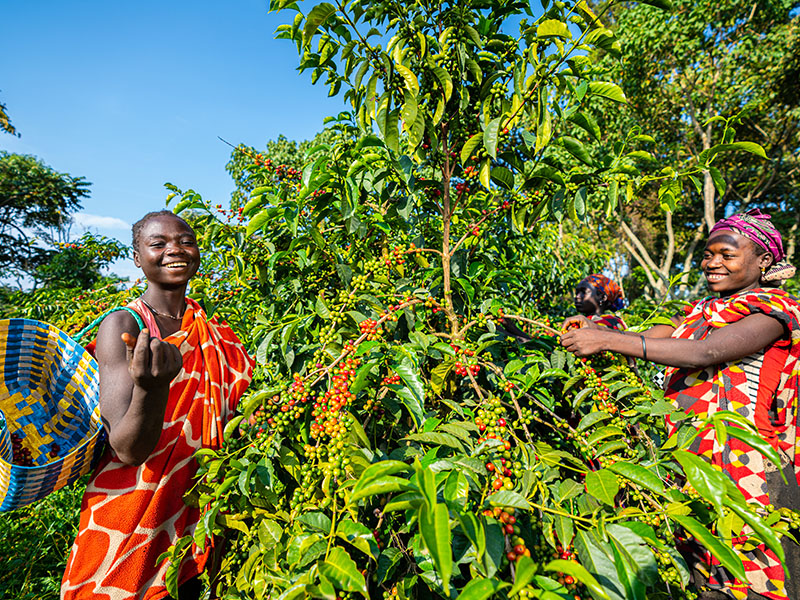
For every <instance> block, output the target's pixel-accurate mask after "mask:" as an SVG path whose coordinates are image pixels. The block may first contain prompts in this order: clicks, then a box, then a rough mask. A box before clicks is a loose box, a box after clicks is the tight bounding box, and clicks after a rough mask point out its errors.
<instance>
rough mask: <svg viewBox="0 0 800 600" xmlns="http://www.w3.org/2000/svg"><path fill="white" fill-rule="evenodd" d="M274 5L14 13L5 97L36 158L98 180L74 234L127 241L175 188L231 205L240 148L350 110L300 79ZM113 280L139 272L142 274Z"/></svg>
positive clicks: (307, 129) (58, 5) (152, 5)
mask: <svg viewBox="0 0 800 600" xmlns="http://www.w3.org/2000/svg"><path fill="white" fill-rule="evenodd" d="M267 8H268V1H267V0H236V1H235V2H225V1H221V0H216V1H209V0H193V1H191V2H189V1H186V0H173V1H170V2H165V1H163V0H161V1H154V0H143V1H140V2H136V3H130V2H128V3H121V2H108V1H107V0H106V1H105V2H101V1H99V0H71V1H69V2H63V0H62V1H60V2H56V1H54V0H36V1H28V2H23V1H16V2H6V3H4V6H3V10H2V14H3V33H2V35H0V100H1V101H2V102H3V103H4V104H5V105H6V107H7V109H8V113H9V116H10V117H11V122H12V123H13V125H14V126H15V127H16V128H17V130H18V131H19V133H21V137H20V138H14V137H12V136H10V135H6V134H0V150H6V151H9V152H18V153H23V154H33V155H36V156H38V157H39V158H41V159H42V160H44V162H45V163H47V164H48V165H50V166H51V167H53V168H54V169H56V170H57V171H61V172H68V173H70V174H72V175H82V176H84V177H85V178H86V179H87V180H88V181H90V182H91V183H92V186H91V198H89V199H87V200H85V201H84V203H83V204H84V207H83V211H82V213H81V214H80V215H78V218H77V221H78V223H79V224H82V226H81V225H76V227H74V228H73V233H74V235H75V237H77V236H79V235H80V234H81V233H82V232H83V227H86V226H88V227H91V229H92V231H96V232H98V233H101V234H103V235H109V236H113V237H117V238H118V239H120V240H122V241H123V242H125V243H129V242H130V224H131V223H133V222H134V221H136V220H137V219H138V218H139V217H140V216H141V215H143V214H144V213H145V212H148V211H150V210H159V209H161V208H163V207H164V201H165V198H166V195H167V191H166V190H165V189H164V187H163V185H164V183H165V182H171V183H174V184H175V185H177V186H178V187H181V188H183V189H186V188H193V189H195V190H196V191H197V192H199V193H200V194H202V195H203V196H204V197H206V198H209V199H212V200H214V201H215V202H220V203H223V204H224V203H226V202H227V200H228V198H229V196H230V193H231V191H233V184H232V182H231V179H230V177H229V176H228V174H227V173H226V172H225V164H226V163H227V161H228V157H229V155H230V148H229V147H228V146H226V145H225V144H223V143H222V142H221V141H219V139H218V136H219V137H222V138H224V139H226V140H228V141H230V142H231V143H233V144H237V143H240V142H243V143H246V144H250V145H253V146H257V147H264V146H265V145H266V141H267V140H269V139H274V138H277V137H278V135H279V134H284V135H286V136H287V137H289V138H290V139H297V140H302V139H307V138H310V137H312V136H313V135H314V134H315V133H316V132H317V131H319V130H320V129H322V120H323V118H324V117H325V116H326V115H329V114H336V113H337V112H338V111H339V110H340V109H341V106H342V105H341V101H340V100H338V99H330V98H328V96H327V89H326V88H325V87H324V86H316V87H315V86H312V85H311V83H310V82H309V76H308V75H307V74H306V75H301V74H299V73H298V72H297V70H296V67H297V64H298V60H297V54H296V52H295V47H294V45H293V44H292V43H291V42H289V41H287V40H275V39H274V32H275V28H276V27H277V26H278V25H279V24H281V23H283V22H286V21H287V20H289V19H291V17H292V14H290V13H286V14H278V15H276V14H270V13H268V12H267ZM114 271H115V272H117V273H119V274H121V275H135V273H136V270H135V268H134V267H133V264H132V263H129V262H128V263H124V264H118V265H116V266H115V268H114Z"/></svg>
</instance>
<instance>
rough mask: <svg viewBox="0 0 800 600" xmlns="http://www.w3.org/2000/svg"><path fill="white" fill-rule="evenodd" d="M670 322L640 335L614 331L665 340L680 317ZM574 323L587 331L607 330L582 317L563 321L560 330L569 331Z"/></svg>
mask: <svg viewBox="0 0 800 600" xmlns="http://www.w3.org/2000/svg"><path fill="white" fill-rule="evenodd" d="M670 320H671V321H672V323H673V325H664V324H661V325H653V326H652V327H650V328H649V329H645V330H644V331H642V332H641V333H637V332H633V331H622V330H619V329H618V330H616V331H617V332H618V333H621V334H623V335H630V336H634V337H636V338H637V339H639V336H640V335H643V336H644V337H646V338H665V337H670V336H671V335H672V332H673V331H675V328H676V327H677V326H678V325H680V322H681V318H680V317H670ZM576 323H577V326H578V327H579V328H584V327H585V328H589V329H608V327H601V326H600V325H598V324H597V323H595V322H594V321H592V320H591V319H587V318H586V317H584V316H583V315H575V316H574V317H568V318H566V319H564V322H563V323H562V324H561V329H562V330H565V329H570V326H571V325H574V324H576Z"/></svg>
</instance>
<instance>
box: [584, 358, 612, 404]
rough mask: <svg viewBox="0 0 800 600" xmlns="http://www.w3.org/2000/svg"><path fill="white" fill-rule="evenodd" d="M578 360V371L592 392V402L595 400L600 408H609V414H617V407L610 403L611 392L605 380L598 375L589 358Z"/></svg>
mask: <svg viewBox="0 0 800 600" xmlns="http://www.w3.org/2000/svg"><path fill="white" fill-rule="evenodd" d="M578 360H579V362H580V365H578V367H577V369H576V370H577V372H578V374H579V375H582V376H583V383H584V385H585V386H586V387H587V388H589V389H591V390H592V400H594V402H595V403H596V404H597V405H598V406H606V405H607V406H608V407H609V410H608V411H607V412H616V410H617V407H616V406H615V405H614V404H613V403H610V402H609V401H608V400H609V398H610V392H609V390H608V386H607V385H606V384H605V383H603V378H602V377H600V375H598V374H597V371H596V370H595V369H594V367H593V366H592V363H591V362H590V361H589V360H588V359H587V358H581V359H578ZM612 409H613V410H612Z"/></svg>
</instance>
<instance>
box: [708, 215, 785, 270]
mask: <svg viewBox="0 0 800 600" xmlns="http://www.w3.org/2000/svg"><path fill="white" fill-rule="evenodd" d="M770 219H771V217H770V216H769V215H767V214H764V213H762V212H761V211H760V210H758V209H757V208H754V209H751V210H748V211H747V212H744V213H739V214H735V215H731V216H730V217H726V218H724V219H720V220H719V221H717V222H716V223H715V224H714V227H712V228H711V232H710V233H709V238H710V237H711V235H713V233H714V232H715V231H732V232H734V233H738V234H739V235H743V236H744V237H746V238H748V239H749V240H751V241H753V242H754V243H755V244H757V245H758V246H760V247H761V248H763V249H764V250H766V251H767V252H769V253H771V254H772V256H773V257H774V258H775V263H774V264H773V265H772V266H771V267H770V269H769V271H767V272H766V273H764V280H765V281H786V280H787V279H790V278H791V277H793V276H794V274H795V268H794V267H793V266H792V265H790V264H789V263H788V262H786V261H784V260H783V259H784V258H785V257H786V254H785V253H784V251H783V240H782V239H781V234H780V232H778V230H777V229H776V228H775V225H773V224H772V221H771V220H770Z"/></svg>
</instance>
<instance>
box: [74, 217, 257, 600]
mask: <svg viewBox="0 0 800 600" xmlns="http://www.w3.org/2000/svg"><path fill="white" fill-rule="evenodd" d="M133 248H134V262H135V263H136V266H138V267H140V268H141V269H142V271H143V272H144V275H145V277H146V278H147V290H146V291H145V292H144V294H142V296H141V298H139V299H138V300H136V301H134V302H133V303H131V304H130V305H129V308H131V309H132V310H134V311H136V312H137V313H138V314H139V315H140V316H141V318H142V320H143V322H144V323H145V325H146V327H145V328H144V329H142V330H141V331H139V328H138V326H137V324H136V321H135V320H134V318H133V316H131V315H130V314H129V313H128V312H126V311H119V312H115V313H112V314H110V315H109V316H108V317H107V318H106V319H105V320H104V321H103V323H102V324H101V326H100V329H99V331H98V337H97V345H96V355H97V360H98V364H99V367H100V412H101V416H102V419H103V424H104V426H105V429H106V432H107V433H108V442H109V447H108V448H107V449H106V452H105V455H104V456H103V458H102V459H101V461H100V464H99V466H98V467H97V470H96V471H95V473H94V475H93V476H92V479H91V481H90V482H89V485H88V487H87V488H86V493H85V495H84V498H83V503H82V505H81V519H80V527H79V532H78V537H77V539H76V540H75V544H74V545H73V547H72V552H71V554H70V558H69V561H68V563H67V569H66V573H65V574H64V580H63V583H62V589H61V597H62V599H64V600H67V599H69V600H77V599H84V598H86V599H88V598H94V599H96V598H107V599H109V600H111V599H114V600H128V599H130V600H133V599H134V598H136V599H139V598H143V599H146V600H157V599H160V598H166V597H168V592H167V589H166V584H165V574H166V569H167V563H166V560H161V561H159V556H160V555H161V554H162V553H163V552H164V551H166V550H167V549H168V548H169V547H170V546H171V545H172V544H173V543H174V542H175V541H176V540H177V539H179V538H180V537H182V536H185V535H192V534H193V532H194V529H195V527H196V525H197V523H198V522H199V520H200V517H201V513H200V509H198V508H194V507H189V506H186V505H185V504H184V503H183V494H184V492H185V491H187V490H188V489H189V488H190V487H191V486H192V485H193V483H194V482H193V478H194V475H195V473H196V471H197V463H196V462H195V460H194V458H193V456H194V453H195V452H196V451H197V450H198V449H200V448H219V447H220V446H221V444H222V432H223V428H224V426H225V423H226V422H227V421H228V419H229V418H230V416H231V415H232V414H233V411H234V410H235V408H236V405H237V403H238V401H239V398H240V397H241V395H242V393H243V392H244V390H245V388H246V387H247V385H248V384H249V382H250V379H251V376H252V368H253V361H252V359H251V358H250V357H249V356H248V355H247V353H246V352H245V350H244V348H243V347H242V344H241V342H240V341H239V340H238V338H237V337H236V335H235V334H234V333H233V331H231V329H230V328H229V327H228V326H227V325H226V324H224V323H220V322H218V321H217V319H216V317H215V318H213V319H208V318H207V317H206V315H205V313H204V311H203V309H202V308H201V307H200V306H199V305H198V304H197V303H196V302H194V301H192V300H190V299H188V298H186V297H185V294H186V286H187V284H188V282H189V280H190V279H191V278H192V276H193V275H194V274H195V273H196V272H197V269H198V267H199V265H200V251H199V249H198V246H197V240H196V238H195V235H194V232H193V231H192V228H191V227H190V226H189V225H188V224H187V223H186V222H185V221H184V220H183V219H181V218H179V217H177V216H175V215H174V214H172V213H170V212H168V211H160V212H155V213H149V214H147V215H145V216H144V217H143V218H142V219H141V220H140V221H139V222H137V223H136V224H134V226H133ZM210 549H211V544H207V545H205V549H204V550H201V549H200V548H198V547H197V546H194V545H193V546H192V547H191V548H190V549H189V551H188V553H187V555H186V557H185V559H184V561H183V563H182V564H181V566H180V569H179V578H178V583H179V585H180V590H179V591H180V598H182V599H183V598H188V599H192V598H199V595H200V591H201V589H200V587H201V586H200V583H199V580H198V578H197V577H198V575H199V574H200V573H202V571H203V570H204V568H205V565H206V563H207V561H208V559H209V553H210Z"/></svg>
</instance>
